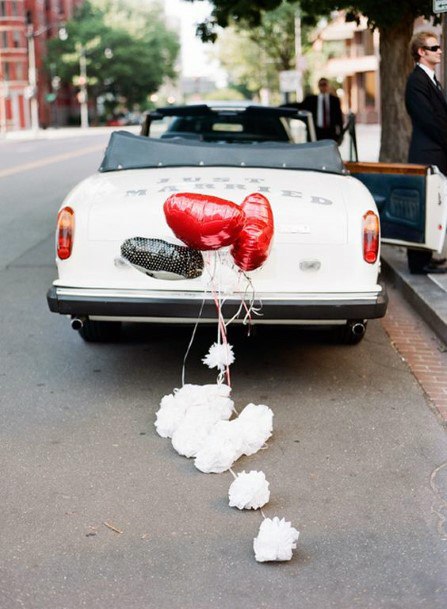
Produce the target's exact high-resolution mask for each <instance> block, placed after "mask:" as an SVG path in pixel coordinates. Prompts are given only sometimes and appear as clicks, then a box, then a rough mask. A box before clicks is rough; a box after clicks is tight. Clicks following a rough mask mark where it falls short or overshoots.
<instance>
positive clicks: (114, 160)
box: [99, 131, 346, 174]
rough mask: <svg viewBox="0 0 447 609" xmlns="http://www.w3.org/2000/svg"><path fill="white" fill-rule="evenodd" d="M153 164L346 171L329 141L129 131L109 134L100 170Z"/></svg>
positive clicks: (143, 166) (141, 167) (138, 167)
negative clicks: (201, 138)
mask: <svg viewBox="0 0 447 609" xmlns="http://www.w3.org/2000/svg"><path fill="white" fill-rule="evenodd" d="M154 167H266V168H272V169H307V170H314V171H324V172H327V173H338V174H344V173H346V170H345V168H344V165H343V161H342V159H341V156H340V153H339V151H338V147H337V144H336V143H335V142H333V141H332V140H323V141H320V142H311V143H308V144H286V143H284V144H282V143H276V142H265V143H256V144H227V143H224V144H209V143H204V142H197V141H195V140H187V139H175V140H161V139H154V138H148V137H145V136H140V135H133V134H132V133H129V132H128V131H115V132H114V133H112V135H111V137H110V141H109V144H108V146H107V149H106V152H105V155H104V159H103V161H102V163H101V166H100V168H99V171H101V172H105V171H118V170H122V169H144V168H147V169H149V168H154Z"/></svg>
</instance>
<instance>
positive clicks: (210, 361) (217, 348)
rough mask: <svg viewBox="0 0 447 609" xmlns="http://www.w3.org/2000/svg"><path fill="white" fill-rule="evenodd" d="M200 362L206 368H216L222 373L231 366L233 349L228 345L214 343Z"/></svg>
mask: <svg viewBox="0 0 447 609" xmlns="http://www.w3.org/2000/svg"><path fill="white" fill-rule="evenodd" d="M202 362H203V363H204V364H205V365H206V366H208V368H217V369H218V370H219V371H220V372H223V371H224V370H225V368H226V367H227V366H231V364H232V363H233V362H234V353H233V347H232V346H231V345H230V344H229V343H226V344H221V343H214V344H212V345H211V347H210V350H209V351H208V353H207V354H206V356H205V357H204V358H203V359H202Z"/></svg>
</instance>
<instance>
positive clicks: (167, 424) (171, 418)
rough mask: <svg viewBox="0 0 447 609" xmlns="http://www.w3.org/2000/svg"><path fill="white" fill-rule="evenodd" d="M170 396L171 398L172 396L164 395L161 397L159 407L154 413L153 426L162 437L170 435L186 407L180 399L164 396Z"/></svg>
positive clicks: (180, 419) (169, 436)
mask: <svg viewBox="0 0 447 609" xmlns="http://www.w3.org/2000/svg"><path fill="white" fill-rule="evenodd" d="M170 397H172V398H173V396H165V397H164V398H163V400H162V405H161V408H160V410H159V411H158V412H157V413H156V417H157V418H156V421H155V428H156V429H157V433H158V434H159V435H160V436H161V437H162V438H171V437H172V434H173V433H174V431H175V430H176V429H177V427H178V426H179V424H180V422H181V421H182V419H183V417H184V416H185V412H186V409H187V405H186V404H185V403H184V402H182V401H180V400H179V401H176V400H175V399H174V398H173V399H172V400H165V398H170Z"/></svg>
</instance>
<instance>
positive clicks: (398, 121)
mask: <svg viewBox="0 0 447 609" xmlns="http://www.w3.org/2000/svg"><path fill="white" fill-rule="evenodd" d="M413 27H414V16H413V15H409V14H407V15H402V19H401V20H400V22H399V23H398V24H396V25H394V26H393V27H388V28H379V32H380V87H381V114H382V137H381V142H380V157H379V159H380V161H383V162H385V163H404V162H406V161H407V156H408V147H409V142H410V134H411V122H410V118H409V116H408V114H407V111H406V109H405V100H404V97H405V85H406V82H407V77H408V74H409V73H410V72H411V70H412V67H413V60H412V59H411V55H410V50H409V43H410V40H411V36H412V35H413Z"/></svg>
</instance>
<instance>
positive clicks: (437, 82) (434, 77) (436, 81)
mask: <svg viewBox="0 0 447 609" xmlns="http://www.w3.org/2000/svg"><path fill="white" fill-rule="evenodd" d="M433 80H434V81H435V85H436V88H437V89H439V90H440V91H442V87H441V83H440V82H439V80H438V79H437V78H436V75H434V76H433Z"/></svg>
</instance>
